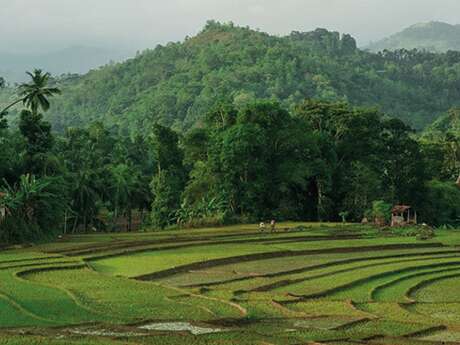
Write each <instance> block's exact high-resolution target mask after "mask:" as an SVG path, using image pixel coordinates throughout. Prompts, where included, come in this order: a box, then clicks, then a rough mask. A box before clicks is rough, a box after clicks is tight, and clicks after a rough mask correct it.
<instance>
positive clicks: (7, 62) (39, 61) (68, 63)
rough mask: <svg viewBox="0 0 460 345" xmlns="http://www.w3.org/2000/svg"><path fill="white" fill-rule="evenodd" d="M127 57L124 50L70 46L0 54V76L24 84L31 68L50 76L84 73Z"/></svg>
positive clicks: (127, 54) (11, 81)
mask: <svg viewBox="0 0 460 345" xmlns="http://www.w3.org/2000/svg"><path fill="white" fill-rule="evenodd" d="M129 56H130V54H129V53H128V52H124V51H116V50H110V49H102V48H94V47H86V46H73V47H69V48H66V49H63V50H59V51H55V52H51V53H47V54H41V55H38V54H35V55H30V54H28V55H26V54H12V53H6V52H3V53H2V52H0V76H2V77H4V78H5V79H6V80H7V81H8V82H10V83H14V82H21V81H24V80H25V79H26V75H25V73H24V72H25V71H30V70H32V69H34V68H41V69H43V70H46V71H48V72H50V73H51V74H53V75H61V74H64V73H79V74H83V73H87V72H88V71H89V70H91V69H94V68H96V67H100V66H103V65H106V64H108V63H109V62H110V61H115V62H119V61H122V60H124V59H126V58H127V57H129Z"/></svg>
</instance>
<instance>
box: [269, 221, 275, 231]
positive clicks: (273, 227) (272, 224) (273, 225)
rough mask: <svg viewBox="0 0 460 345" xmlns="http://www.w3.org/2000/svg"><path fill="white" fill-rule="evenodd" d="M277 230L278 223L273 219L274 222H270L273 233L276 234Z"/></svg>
mask: <svg viewBox="0 0 460 345" xmlns="http://www.w3.org/2000/svg"><path fill="white" fill-rule="evenodd" d="M275 228H276V221H275V220H274V219H272V221H271V222H270V229H271V232H275Z"/></svg>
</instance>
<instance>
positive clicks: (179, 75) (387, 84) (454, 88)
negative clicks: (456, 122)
mask: <svg viewBox="0 0 460 345" xmlns="http://www.w3.org/2000/svg"><path fill="white" fill-rule="evenodd" d="M459 82H460V53H455V52H449V53H447V54H432V53H427V52H416V51H411V52H407V51H397V52H386V53H381V54H373V53H369V52H364V51H361V50H359V49H357V48H356V42H355V40H354V39H353V38H352V37H351V36H349V35H343V36H341V35H340V34H339V33H337V32H329V31H327V30H324V29H317V30H316V31H313V32H307V33H301V32H293V33H291V34H290V35H288V36H284V37H278V36H271V35H268V34H266V33H262V32H259V31H255V30H251V29H249V28H242V27H235V26H233V25H232V24H219V23H216V22H212V21H211V22H208V24H207V25H206V27H205V28H204V29H203V30H202V32H200V33H199V34H198V35H197V36H195V37H193V38H186V39H185V40H184V41H183V42H179V43H169V44H167V45H166V46H158V47H156V48H155V49H152V50H147V51H145V52H143V53H141V54H139V55H138V56H136V57H135V58H133V59H131V60H128V61H126V62H124V63H120V64H115V65H109V66H105V67H103V68H101V69H98V70H94V71H91V72H89V73H88V74H86V75H84V76H81V77H79V76H75V75H72V76H69V77H68V78H67V79H66V78H61V79H60V80H59V83H60V84H61V87H62V89H63V95H62V96H61V97H59V98H57V99H53V107H52V111H51V112H50V113H49V114H48V115H47V116H48V119H50V120H51V122H52V123H53V125H54V127H55V128H56V129H57V130H63V129H64V128H65V127H67V126H81V125H85V124H87V123H88V122H90V121H95V120H98V121H103V122H104V123H106V124H107V125H109V126H118V127H119V128H121V129H122V130H123V131H126V132H131V133H132V132H137V131H145V130H148V129H149V128H150V125H151V124H152V123H154V122H160V123H162V124H164V125H168V126H173V127H174V128H176V129H186V128H189V127H191V126H192V125H194V124H195V123H196V122H198V121H200V119H202V118H203V116H204V114H205V113H206V112H207V111H208V110H209V109H210V108H211V107H213V106H214V105H215V104H216V103H217V102H220V101H222V100H227V101H231V102H233V103H235V104H236V105H243V104H245V103H247V102H250V101H251V100H253V99H255V98H270V99H277V100H280V101H281V102H282V104H283V106H285V107H286V108H291V107H292V106H294V105H295V104H297V103H298V102H300V101H301V100H303V99H305V98H318V99H323V100H347V101H349V102H350V103H352V104H355V105H364V106H377V107H378V108H380V109H381V110H382V111H385V112H387V113H389V114H391V115H394V116H396V117H398V118H401V119H403V120H405V121H407V122H408V123H409V124H411V125H413V126H415V127H416V128H422V127H424V126H426V125H427V124H429V123H431V122H433V120H434V119H436V118H437V117H438V115H439V114H442V113H445V112H446V111H447V110H448V109H449V108H451V107H452V106H455V105H458V104H459V103H460V88H459V87H458V85H459Z"/></svg>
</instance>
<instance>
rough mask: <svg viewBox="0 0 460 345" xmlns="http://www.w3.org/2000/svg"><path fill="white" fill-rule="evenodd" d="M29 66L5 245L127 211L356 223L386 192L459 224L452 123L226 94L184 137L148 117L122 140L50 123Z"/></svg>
mask: <svg viewBox="0 0 460 345" xmlns="http://www.w3.org/2000/svg"><path fill="white" fill-rule="evenodd" d="M31 76H32V82H31V83H29V84H24V85H22V86H21V88H20V90H21V93H20V94H21V97H20V98H19V99H18V102H20V103H22V104H24V107H25V109H24V110H23V111H21V114H20V118H19V121H18V128H17V129H16V128H10V129H9V128H7V123H6V122H5V121H2V129H1V130H0V178H1V183H0V191H1V193H2V194H0V211H1V210H2V209H3V212H2V213H0V243H2V244H5V243H17V242H26V241H36V240H40V239H43V238H46V237H48V236H53V235H56V234H61V233H63V232H77V231H116V230H120V226H119V225H120V221H121V220H123V224H124V228H123V229H126V230H130V229H132V223H133V217H135V218H136V221H140V222H142V223H143V224H145V225H148V226H150V227H152V228H155V229H160V228H165V227H168V226H183V227H191V226H203V225H219V224H227V223H233V222H252V221H260V220H266V219H271V218H275V219H277V220H287V219H289V220H305V221H307V220H308V221H316V220H322V221H333V220H339V219H347V220H350V221H360V220H361V219H362V218H363V217H366V216H367V217H372V216H373V214H372V212H375V210H373V205H374V206H375V205H381V204H382V203H387V204H389V205H392V204H399V203H403V204H410V205H412V206H413V207H414V208H415V209H416V210H417V211H418V213H419V218H420V219H421V220H422V221H425V222H427V223H429V224H433V225H442V224H456V223H457V222H458V221H459V218H460V189H459V188H458V187H457V186H456V185H455V180H456V177H457V174H458V171H459V170H458V169H459V161H460V157H459V153H460V150H459V149H458V148H459V147H460V144H459V142H460V141H459V135H458V132H456V131H455V130H453V131H452V133H451V132H449V131H447V134H446V137H443V136H440V135H437V134H433V133H435V132H434V130H433V131H432V132H433V133H432V134H431V135H426V136H424V137H423V138H420V139H418V138H416V137H415V135H414V132H413V131H412V130H411V128H409V127H408V126H407V125H405V124H404V123H403V122H401V121H400V120H397V119H393V118H389V117H387V116H384V115H382V114H381V113H380V112H378V111H377V110H375V109H368V108H355V107H352V106H351V105H349V104H348V103H345V102H327V101H320V100H307V101H303V102H300V103H299V104H297V106H296V107H295V108H294V109H293V110H292V111H287V110H286V109H285V108H284V107H283V106H282V105H281V104H280V103H277V102H273V101H263V100H262V101H254V102H250V103H248V104H246V105H244V106H241V107H236V106H235V105H234V104H232V103H221V104H220V105H218V106H216V107H215V108H213V110H211V111H209V112H208V113H207V115H206V116H204V120H203V122H202V123H201V125H199V126H196V127H194V128H193V129H191V130H189V131H187V132H186V133H183V134H182V133H178V132H175V131H174V130H172V129H170V128H168V127H164V126H161V125H159V124H156V125H154V126H153V127H150V129H148V130H147V129H146V131H145V132H146V133H147V135H145V136H140V135H138V136H135V137H129V136H124V135H123V134H120V132H119V131H110V130H108V129H107V128H106V127H104V125H102V124H101V123H99V122H95V123H93V124H91V125H89V126H87V128H68V129H67V130H66V131H65V133H64V134H58V133H55V132H54V133H53V132H52V131H51V125H50V124H49V123H48V122H46V121H44V120H43V116H42V113H43V112H44V111H46V110H47V109H48V107H49V100H48V99H49V97H51V96H53V95H54V94H56V93H58V90H57V89H55V88H50V87H48V86H47V83H48V81H49V75H46V74H42V72H41V71H36V72H35V73H34V74H33V75H31ZM458 114H459V111H458V110H455V109H453V110H452V111H451V112H450V113H449V117H453V118H456V117H458ZM3 115H5V112H3ZM3 117H4V116H3Z"/></svg>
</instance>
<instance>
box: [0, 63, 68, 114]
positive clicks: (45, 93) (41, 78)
mask: <svg viewBox="0 0 460 345" xmlns="http://www.w3.org/2000/svg"><path fill="white" fill-rule="evenodd" d="M27 74H28V75H29V76H30V78H31V79H32V80H31V82H29V83H23V84H21V85H20V86H19V99H17V100H15V101H14V102H13V103H11V104H9V105H8V106H6V107H5V108H4V109H3V110H1V111H0V114H1V115H5V114H6V113H7V112H8V110H9V109H10V108H12V107H13V106H15V105H16V104H18V103H21V102H22V103H23V104H24V105H25V106H26V107H27V108H29V109H30V110H31V111H32V113H33V114H36V113H37V112H38V110H39V109H42V110H43V111H45V112H46V111H48V109H49V108H50V102H49V100H48V98H49V97H52V96H54V95H57V94H60V93H61V91H60V90H59V89H58V88H57V87H48V83H49V79H50V77H51V75H50V74H49V73H43V71H42V70H40V69H35V70H34V71H33V73H31V72H27Z"/></svg>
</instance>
